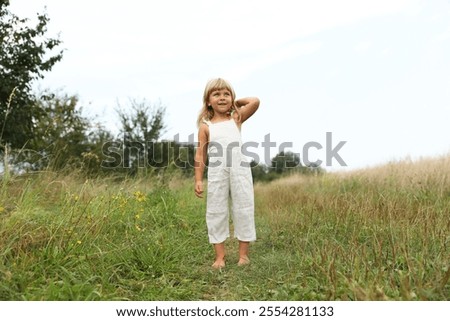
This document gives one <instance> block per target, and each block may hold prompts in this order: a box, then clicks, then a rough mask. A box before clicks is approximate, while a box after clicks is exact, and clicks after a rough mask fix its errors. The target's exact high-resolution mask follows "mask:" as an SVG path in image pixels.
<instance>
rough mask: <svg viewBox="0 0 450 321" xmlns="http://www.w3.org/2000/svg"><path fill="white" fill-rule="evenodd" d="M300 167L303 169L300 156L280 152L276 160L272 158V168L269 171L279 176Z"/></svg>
mask: <svg viewBox="0 0 450 321" xmlns="http://www.w3.org/2000/svg"><path fill="white" fill-rule="evenodd" d="M300 167H302V165H301V163H300V156H299V155H298V154H295V153H293V152H284V151H283V152H279V153H278V154H277V155H276V156H275V157H274V158H272V166H271V167H270V168H269V170H270V171H272V172H276V173H277V174H281V173H285V172H287V171H292V170H293V169H298V168H300Z"/></svg>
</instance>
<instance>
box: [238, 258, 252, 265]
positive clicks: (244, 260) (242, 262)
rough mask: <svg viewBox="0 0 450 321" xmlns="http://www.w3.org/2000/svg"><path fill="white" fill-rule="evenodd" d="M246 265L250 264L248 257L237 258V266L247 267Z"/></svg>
mask: <svg viewBox="0 0 450 321" xmlns="http://www.w3.org/2000/svg"><path fill="white" fill-rule="evenodd" d="M248 264H250V259H249V258H248V256H241V257H240V258H239V262H238V265H239V266H243V265H248Z"/></svg>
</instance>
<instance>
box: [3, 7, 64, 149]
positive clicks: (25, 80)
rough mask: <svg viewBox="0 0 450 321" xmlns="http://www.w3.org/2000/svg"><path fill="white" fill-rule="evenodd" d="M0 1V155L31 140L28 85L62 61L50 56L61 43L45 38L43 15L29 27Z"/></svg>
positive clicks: (32, 115)
mask: <svg viewBox="0 0 450 321" xmlns="http://www.w3.org/2000/svg"><path fill="white" fill-rule="evenodd" d="M8 6H9V1H5V0H2V1H0V130H1V132H0V146H1V149H0V151H2V150H4V148H5V146H6V145H10V147H11V148H22V147H23V146H24V145H25V144H26V143H27V142H28V141H29V140H30V139H31V138H32V137H33V124H34V121H33V120H34V119H35V118H37V117H38V115H37V113H38V112H39V111H38V110H36V109H34V108H33V107H34V106H35V105H34V104H33V101H34V98H35V97H34V96H33V94H32V88H31V85H32V83H33V81H34V80H37V79H39V78H43V77H44V72H47V71H50V70H51V69H52V67H53V66H54V65H55V63H57V62H58V61H60V60H61V59H62V51H59V52H58V53H56V54H54V55H52V51H53V50H54V49H55V48H56V47H58V46H59V45H60V43H61V41H60V40H59V39H58V38H47V37H46V33H47V23H48V21H49V18H48V16H47V15H46V14H38V15H37V19H38V21H37V24H36V25H35V26H34V27H31V26H30V25H29V20H28V19H21V18H19V17H17V16H16V15H14V14H13V13H11V12H10V11H9V10H8V9H7V7H8Z"/></svg>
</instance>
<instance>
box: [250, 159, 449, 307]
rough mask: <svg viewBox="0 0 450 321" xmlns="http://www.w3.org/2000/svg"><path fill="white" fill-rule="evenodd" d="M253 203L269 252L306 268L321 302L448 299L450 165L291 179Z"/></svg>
mask: <svg viewBox="0 0 450 321" xmlns="http://www.w3.org/2000/svg"><path fill="white" fill-rule="evenodd" d="M256 195H258V200H259V203H258V210H259V215H260V216H261V217H262V219H264V220H267V221H268V222H269V223H268V224H269V226H270V227H271V232H270V241H267V244H268V245H271V246H272V248H273V249H274V250H277V248H280V249H281V251H284V252H286V248H285V247H284V246H283V245H282V244H280V243H287V244H289V246H288V251H287V255H290V256H292V255H291V253H295V252H297V254H298V257H297V259H298V263H299V264H298V269H299V270H301V269H302V268H303V269H304V264H305V261H304V260H309V261H310V262H309V263H308V264H310V265H311V269H309V270H307V272H305V273H306V274H307V275H309V276H310V277H314V278H315V279H322V280H327V281H326V282H323V284H328V288H327V294H326V295H325V296H324V297H323V298H324V299H325V298H326V299H338V298H357V299H387V298H402V299H407V300H408V299H430V298H431V299H432V298H439V297H440V298H442V297H446V298H450V290H449V285H448V280H449V277H450V272H449V262H450V248H449V245H450V244H449V242H450V157H442V158H438V159H423V160H421V161H418V162H412V161H401V162H396V163H390V164H387V165H384V166H379V167H375V168H369V169H364V170H359V171H353V172H348V173H329V174H326V175H322V176H318V177H310V176H298V175H297V176H291V177H288V178H285V179H281V180H278V181H275V182H273V183H271V184H267V185H258V186H256ZM342 289H350V290H351V292H350V293H352V295H349V292H347V293H345V291H342Z"/></svg>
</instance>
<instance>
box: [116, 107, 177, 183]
mask: <svg viewBox="0 0 450 321" xmlns="http://www.w3.org/2000/svg"><path fill="white" fill-rule="evenodd" d="M130 102H131V106H130V107H131V110H130V111H128V112H126V111H123V109H120V106H119V109H118V110H117V113H118V115H119V119H120V123H121V126H122V129H121V134H122V135H123V141H122V151H123V158H122V165H123V167H124V168H130V169H131V171H130V173H131V174H136V172H137V168H139V167H146V166H147V165H150V166H153V167H159V168H163V167H166V166H168V165H169V158H170V157H169V156H170V155H169V152H170V148H169V147H170V146H169V145H168V144H167V143H159V142H158V139H159V138H160V137H161V135H162V133H163V132H164V130H165V128H166V125H165V123H164V116H165V112H166V108H165V107H164V106H162V105H161V104H159V105H151V104H149V103H148V102H147V101H145V100H143V101H142V102H138V101H136V100H131V101H130ZM133 153H134V154H135V155H133Z"/></svg>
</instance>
